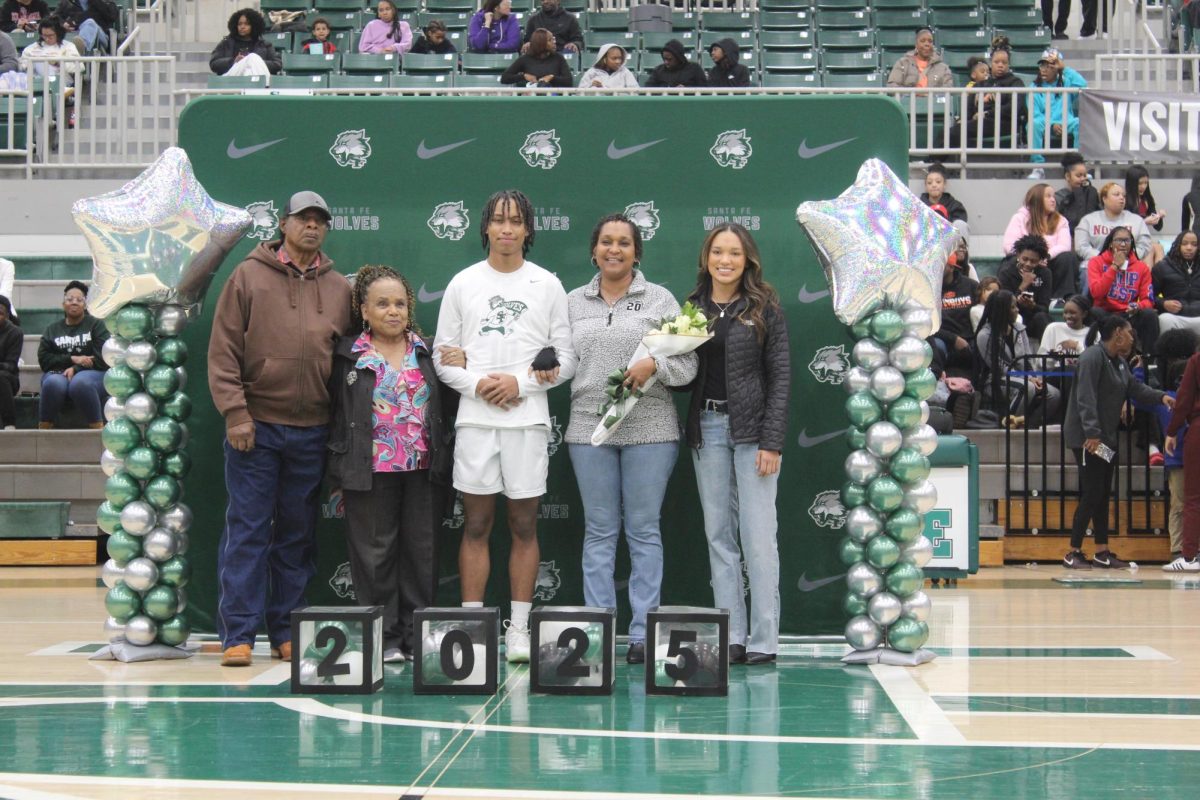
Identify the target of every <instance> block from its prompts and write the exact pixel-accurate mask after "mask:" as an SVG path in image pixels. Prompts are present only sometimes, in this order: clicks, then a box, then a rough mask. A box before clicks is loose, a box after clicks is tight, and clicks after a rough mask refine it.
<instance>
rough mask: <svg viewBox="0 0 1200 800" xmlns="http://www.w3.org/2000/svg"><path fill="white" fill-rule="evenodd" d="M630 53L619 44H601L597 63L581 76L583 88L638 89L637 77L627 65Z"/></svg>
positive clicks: (580, 85) (580, 80)
mask: <svg viewBox="0 0 1200 800" xmlns="http://www.w3.org/2000/svg"><path fill="white" fill-rule="evenodd" d="M628 61H629V54H628V53H626V52H625V48H624V47H621V46H620V45H619V44H612V43H611V42H610V43H608V44H602V45H600V52H598V53H597V54H596V63H595V64H593V65H592V67H591V69H589V70H588V71H587V72H585V73H583V75H582V76H581V77H580V78H579V88H581V89H636V88H638V82H637V77H635V76H634V74H633V73H632V72H630V71H629V67H627V66H625V64H626V62H628Z"/></svg>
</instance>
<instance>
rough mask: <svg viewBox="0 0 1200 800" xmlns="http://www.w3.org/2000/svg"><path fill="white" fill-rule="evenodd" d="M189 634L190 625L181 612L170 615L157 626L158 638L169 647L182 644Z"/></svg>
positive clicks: (190, 632)
mask: <svg viewBox="0 0 1200 800" xmlns="http://www.w3.org/2000/svg"><path fill="white" fill-rule="evenodd" d="M191 634H192V626H191V625H188V623H187V620H186V619H184V618H183V615H182V614H180V615H176V616H174V617H171V618H170V619H169V620H167V621H166V622H163V623H162V624H161V625H159V626H158V640H159V641H160V642H162V643H163V644H165V645H169V646H171V647H178V646H179V645H181V644H183V643H184V642H186V641H187V640H188V636H190V635H191Z"/></svg>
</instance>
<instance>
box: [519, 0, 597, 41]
mask: <svg viewBox="0 0 1200 800" xmlns="http://www.w3.org/2000/svg"><path fill="white" fill-rule="evenodd" d="M539 28H545V29H546V30H548V31H550V33H552V34H554V41H555V42H557V44H558V49H559V50H560V51H561V52H563V53H580V52H583V30H582V29H581V28H580V27H579V18H578V17H576V16H575V15H574V14H572V13H571V12H570V11H567V10H566V9H565V8H563V7H562V3H561V2H560V0H542V7H541V9H540V10H539V11H537V12H536V13H534V14H530V15H529V20H528V21H527V22H526V23H525V43H524V44H523V45H521V52H522V53H525V52H528V50H529V40H530V39H532V38H533V32H534V31H536V30H538V29H539Z"/></svg>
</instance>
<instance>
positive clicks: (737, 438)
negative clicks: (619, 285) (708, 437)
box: [680, 298, 792, 452]
mask: <svg viewBox="0 0 1200 800" xmlns="http://www.w3.org/2000/svg"><path fill="white" fill-rule="evenodd" d="M693 302H696V301H695V300H693ZM697 304H698V305H700V307H701V308H703V309H704V313H705V314H706V315H707V316H708V318H709V319H713V318H715V317H716V315H717V314H718V313H719V312H718V311H717V310H716V307H715V306H713V305H712V303H711V301H709V300H708V299H707V298H702V299H701V300H700V302H699V303H697ZM745 307H746V301H745V299H739V300H737V301H736V302H735V303H734V305H732V306H727V307H726V309H725V313H726V315H727V316H728V315H732V316H733V317H734V319H733V322H732V323H731V324H730V326H729V335H728V337H727V338H726V340H725V391H726V399H727V401H728V404H729V405H728V406H727V409H728V411H729V432H730V436H731V437H732V438H733V441H734V442H735V443H737V444H746V443H749V444H757V445H758V449H760V450H777V451H780V452H782V451H783V445H784V440H785V438H786V436H787V413H788V395H789V393H790V390H791V379H792V372H791V355H790V350H789V347H788V333H787V320H786V319H784V317H783V312H782V311H781V310H779V309H770V308H768V309H767V310H766V311H765V312H764V314H763V316H764V318H765V321H766V324H767V332H766V336H764V337H763V341H762V343H761V344H760V343H759V341H758V334H757V330H756V329H755V327H754V326H753V325H751V324H749V323H746V322H742V321H740V320H739V318H738V314H740V313H741V312H742V311H743V310H744V309H745ZM705 347H707V345H701V346H700V349H699V350H698V351H697V353H698V354H699V356H700V367H699V369H698V370H697V372H696V379H695V380H693V381H692V382H691V383H690V384H688V385H687V386H685V387H680V388H681V389H685V390H686V389H691V390H692V398H691V402H690V403H689V405H688V415H687V425H686V435H687V443H688V446H689V447H701V446H702V445H703V444H704V442H703V440H702V438H701V436H700V412H701V411H702V410H703V408H704V377H705V374H706V372H707V361H706V359H705V352H704V351H705Z"/></svg>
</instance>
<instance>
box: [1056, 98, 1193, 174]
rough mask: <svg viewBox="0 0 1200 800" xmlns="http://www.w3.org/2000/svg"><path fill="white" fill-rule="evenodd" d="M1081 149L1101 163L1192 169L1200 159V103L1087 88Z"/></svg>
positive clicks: (1081, 110) (1081, 107) (1082, 103)
mask: <svg viewBox="0 0 1200 800" xmlns="http://www.w3.org/2000/svg"><path fill="white" fill-rule="evenodd" d="M1079 149H1080V152H1082V153H1083V155H1084V157H1085V158H1087V159H1088V160H1089V161H1099V162H1102V163H1116V164H1128V163H1146V162H1149V163H1154V164H1187V165H1188V166H1193V165H1194V164H1195V163H1196V160H1197V158H1198V157H1200V98H1197V97H1196V96H1195V95H1192V94H1165V93H1159V92H1106V91H1096V90H1093V89H1088V90H1086V91H1084V92H1083V93H1082V96H1081V98H1080V101H1079Z"/></svg>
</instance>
